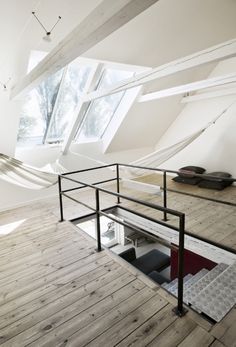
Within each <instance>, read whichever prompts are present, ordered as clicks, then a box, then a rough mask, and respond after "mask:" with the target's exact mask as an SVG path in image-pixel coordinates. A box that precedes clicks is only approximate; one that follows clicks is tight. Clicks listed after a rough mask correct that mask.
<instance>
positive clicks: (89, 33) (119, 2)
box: [11, 0, 158, 98]
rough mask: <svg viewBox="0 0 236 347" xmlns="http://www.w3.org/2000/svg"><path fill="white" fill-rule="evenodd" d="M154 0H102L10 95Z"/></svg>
mask: <svg viewBox="0 0 236 347" xmlns="http://www.w3.org/2000/svg"><path fill="white" fill-rule="evenodd" d="M157 1H158V0H145V1H143V0H115V1H111V0H103V1H102V3H101V4H100V5H98V6H97V7H96V8H95V9H94V10H93V11H92V12H91V13H90V14H89V15H88V16H87V17H86V18H85V19H84V20H83V21H82V22H81V23H80V24H79V25H78V26H77V27H76V28H75V29H74V30H73V31H72V32H71V33H70V34H68V35H67V36H66V37H65V38H64V39H63V40H62V41H61V42H60V43H59V44H58V45H57V46H56V47H55V48H54V49H53V50H52V51H51V52H50V53H49V54H48V55H47V56H46V57H45V58H44V59H43V60H42V61H41V62H40V63H39V64H38V65H37V66H36V67H35V68H34V69H33V70H32V71H31V72H30V73H29V74H28V75H26V76H25V77H24V78H23V79H22V80H21V81H19V82H18V83H17V84H16V85H15V86H14V87H13V89H12V92H11V98H14V97H15V96H17V95H19V94H20V93H22V92H27V91H30V90H31V89H32V88H33V87H35V86H36V85H38V84H39V83H40V82H41V81H42V80H43V79H45V78H46V77H47V76H49V75H51V74H54V73H55V72H56V71H58V70H60V69H62V68H63V67H64V66H65V65H67V64H69V63H70V62H71V61H73V60H74V59H75V58H77V57H78V56H80V55H81V54H83V53H84V52H86V51H87V50H88V49H90V48H91V47H93V46H94V45H96V44H97V43H98V42H100V41H102V40H103V39H105V38H106V37H107V36H108V35H110V34H111V33H112V32H114V31H116V30H117V29H119V28H120V27H121V26H123V25H124V24H126V23H127V22H129V21H130V20H131V19H133V18H134V17H136V16H137V15H138V14H140V13H141V12H143V11H144V10H146V9H147V8H148V7H150V6H151V5H153V4H154V3H156V2H157Z"/></svg>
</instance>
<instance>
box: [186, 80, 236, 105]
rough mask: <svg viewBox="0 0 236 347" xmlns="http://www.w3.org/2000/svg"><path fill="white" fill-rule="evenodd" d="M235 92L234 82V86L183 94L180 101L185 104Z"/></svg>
mask: <svg viewBox="0 0 236 347" xmlns="http://www.w3.org/2000/svg"><path fill="white" fill-rule="evenodd" d="M235 94H236V85H235V84H234V87H230V88H223V89H220V90H219V89H217V90H214V91H209V92H205V93H199V94H195V95H189V96H184V97H183V98H182V100H181V103H182V104H186V103H188V102H193V101H199V100H204V99H211V98H219V97H221V96H227V95H235Z"/></svg>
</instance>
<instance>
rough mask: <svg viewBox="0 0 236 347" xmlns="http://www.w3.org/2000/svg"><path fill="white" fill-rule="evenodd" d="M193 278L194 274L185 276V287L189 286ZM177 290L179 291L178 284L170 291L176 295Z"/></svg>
mask: <svg viewBox="0 0 236 347" xmlns="http://www.w3.org/2000/svg"><path fill="white" fill-rule="evenodd" d="M192 277H193V275H192V274H188V275H186V276H184V280H183V282H184V285H185V284H187V283H188V281H190V280H191V278H192ZM177 290H178V282H177V283H176V284H175V285H173V286H172V287H171V288H170V289H169V292H170V293H172V294H174V295H176V293H177Z"/></svg>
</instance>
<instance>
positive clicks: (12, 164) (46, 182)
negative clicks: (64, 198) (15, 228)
mask: <svg viewBox="0 0 236 347" xmlns="http://www.w3.org/2000/svg"><path fill="white" fill-rule="evenodd" d="M235 103H236V101H233V102H232V103H231V104H230V105H229V106H228V107H227V108H226V109H224V110H223V111H222V112H221V113H220V114H219V115H217V117H215V118H214V119H213V120H212V121H211V122H210V123H208V124H207V125H206V126H205V127H204V128H202V129H200V130H198V131H196V132H195V133H193V134H191V135H189V136H187V137H185V138H183V139H181V140H179V141H178V142H177V143H174V144H172V145H171V146H168V147H165V148H162V149H159V150H157V151H155V152H153V153H151V154H149V155H146V156H145V157H143V158H140V159H138V160H135V161H133V162H132V163H131V165H136V166H146V167H150V168H151V167H153V168H157V167H158V166H159V165H160V164H162V163H164V162H165V161H167V160H168V159H170V158H171V157H173V156H174V155H175V154H177V153H179V152H180V151H181V150H182V149H184V148H185V147H187V146H188V145H189V144H190V143H192V142H193V141H194V140H195V139H196V138H198V137H199V136H200V135H201V134H202V133H203V132H204V131H205V130H206V129H207V128H208V127H209V126H211V125H212V124H214V123H215V122H216V121H217V120H218V119H219V118H220V117H221V116H222V115H223V114H225V113H226V112H227V111H228V110H229V109H230V108H231V107H232V106H233V105H234V104H235ZM73 154H75V153H73ZM84 157H86V156H84ZM86 158H87V159H90V160H93V161H95V162H98V163H99V164H102V165H103V164H104V165H107V163H103V162H101V161H98V160H95V159H92V158H88V157H86ZM66 171H67V170H66V169H65V168H64V167H63V166H62V165H61V164H60V162H59V160H57V161H56V162H55V163H53V164H48V165H46V166H45V167H44V168H42V169H41V170H40V169H38V168H34V167H32V166H29V165H26V164H24V163H23V162H21V161H20V160H17V159H15V158H11V157H9V156H7V155H5V154H1V153H0V179H3V180H5V181H7V182H9V183H13V184H16V185H18V186H21V187H24V188H28V189H43V188H48V187H51V186H52V185H54V184H56V183H57V177H58V174H61V173H63V172H66ZM122 171H123V174H122V176H127V173H129V176H131V175H132V174H135V175H136V176H138V175H140V174H141V175H142V174H143V171H144V169H129V170H127V169H125V170H122Z"/></svg>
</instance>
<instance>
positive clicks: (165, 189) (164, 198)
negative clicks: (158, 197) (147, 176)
mask: <svg viewBox="0 0 236 347" xmlns="http://www.w3.org/2000/svg"><path fill="white" fill-rule="evenodd" d="M163 207H164V208H167V184H166V171H164V172H163ZM163 220H164V221H165V222H166V221H167V220H168V219H167V213H166V211H164V212H163Z"/></svg>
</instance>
